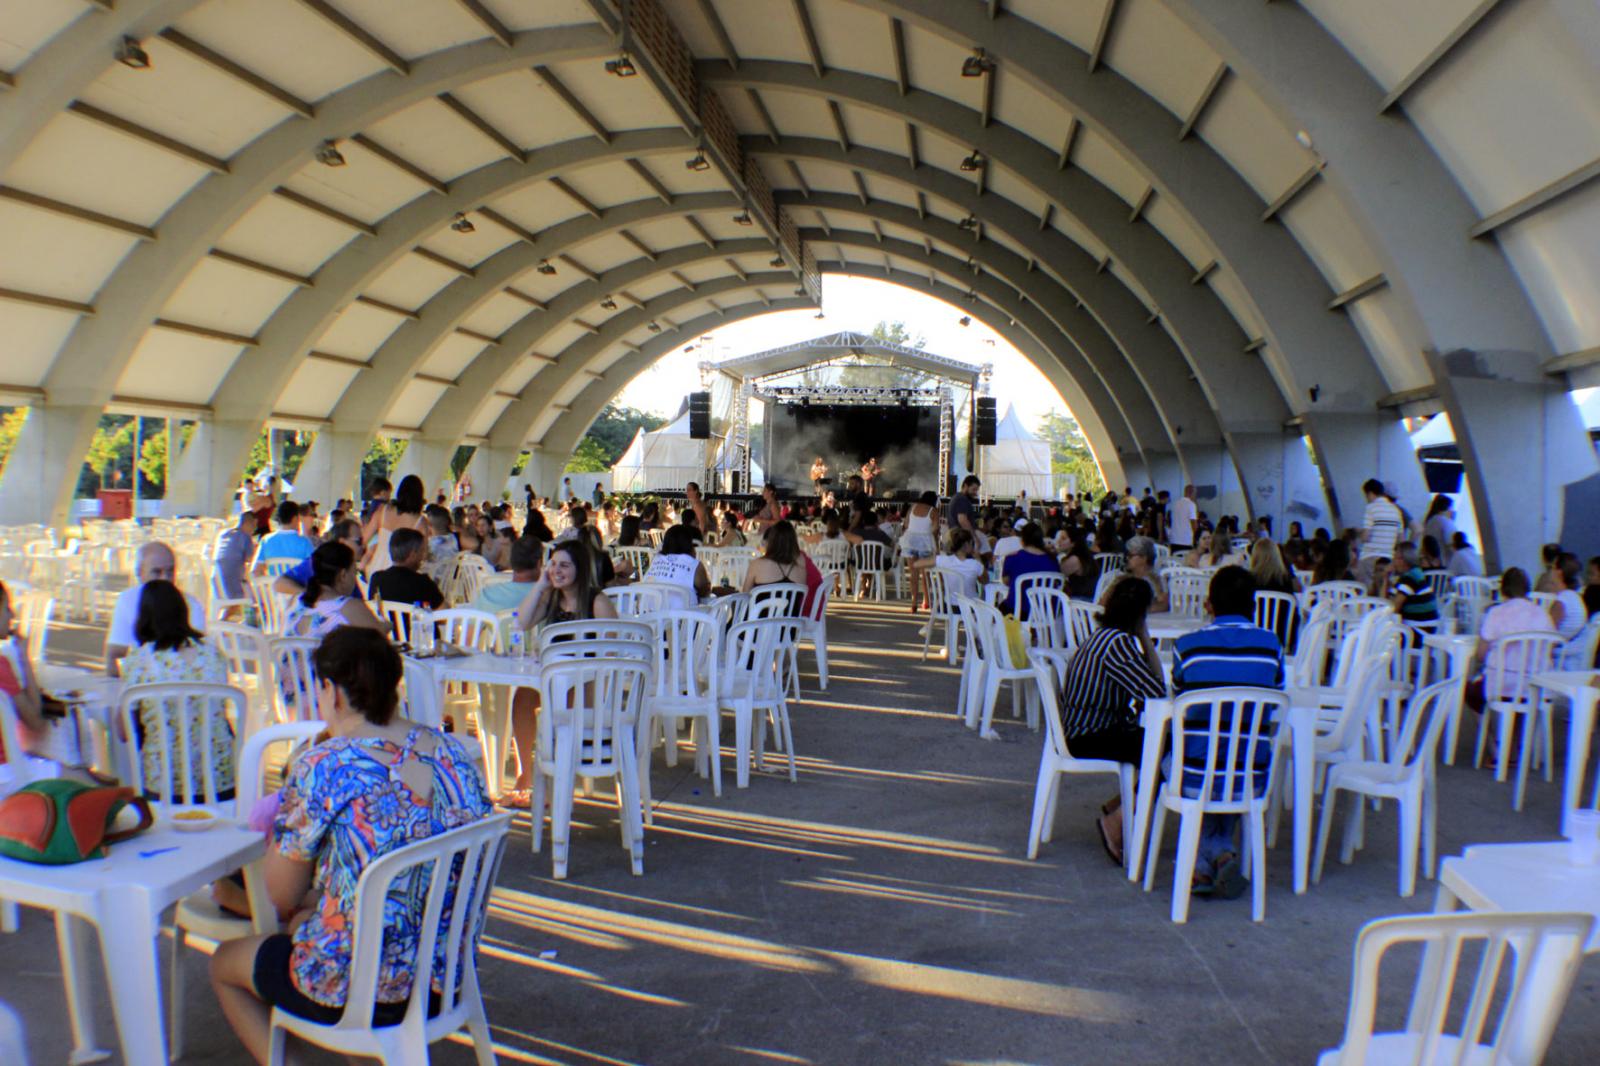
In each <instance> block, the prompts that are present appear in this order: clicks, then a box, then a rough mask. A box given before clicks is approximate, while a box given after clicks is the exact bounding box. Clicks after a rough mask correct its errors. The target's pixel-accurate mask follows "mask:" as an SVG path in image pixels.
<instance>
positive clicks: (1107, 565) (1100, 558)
mask: <svg viewBox="0 0 1600 1066" xmlns="http://www.w3.org/2000/svg"><path fill="white" fill-rule="evenodd" d="M1094 564H1095V566H1097V567H1099V568H1100V569H1099V574H1100V576H1101V577H1105V576H1106V575H1107V574H1120V573H1122V572H1123V571H1124V570H1126V569H1127V568H1128V557H1127V556H1126V555H1124V554H1123V553H1122V552H1095V553H1094ZM1099 599H1100V597H1098V596H1096V597H1095V600H1096V601H1097V602H1098V601H1099Z"/></svg>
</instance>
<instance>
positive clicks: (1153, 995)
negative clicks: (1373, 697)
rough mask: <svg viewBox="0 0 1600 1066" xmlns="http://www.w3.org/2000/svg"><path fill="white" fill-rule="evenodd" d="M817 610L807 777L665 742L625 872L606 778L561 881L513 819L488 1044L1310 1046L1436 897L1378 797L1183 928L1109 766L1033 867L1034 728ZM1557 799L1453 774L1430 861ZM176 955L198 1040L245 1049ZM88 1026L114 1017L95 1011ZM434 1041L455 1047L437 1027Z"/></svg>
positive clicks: (1571, 1033) (1337, 1025)
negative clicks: (1294, 881)
mask: <svg viewBox="0 0 1600 1066" xmlns="http://www.w3.org/2000/svg"><path fill="white" fill-rule="evenodd" d="M830 622H831V626H830V628H831V630H832V633H833V662H832V675H833V676H832V684H831V685H830V688H829V690H828V692H827V693H826V694H824V695H823V696H821V697H820V698H819V697H817V694H816V691H815V686H814V683H811V684H808V685H807V688H806V693H807V698H806V700H805V701H803V702H802V703H800V704H799V705H797V706H795V707H794V709H793V714H794V733H795V740H796V744H797V746H798V748H799V750H800V752H801V758H800V760H799V768H800V780H799V782H798V783H791V782H790V781H789V780H788V779H787V777H786V776H785V775H784V771H785V770H786V768H784V767H783V766H782V763H781V762H776V763H773V764H769V772H767V773H765V774H757V775H755V776H754V777H753V778H752V781H751V784H750V787H749V788H748V789H746V790H742V791H741V790H737V789H734V788H732V772H731V766H732V758H731V754H730V755H729V756H728V757H727V758H726V759H725V763H724V769H725V773H726V780H727V783H728V788H727V789H726V792H725V794H724V796H723V797H722V798H721V799H716V798H714V797H713V796H712V794H711V790H710V786H709V783H708V782H703V781H701V780H700V779H699V778H697V777H695V776H694V775H693V774H692V772H691V770H690V767H689V766H688V761H689V760H687V759H685V760H684V761H682V762H680V764H679V766H678V767H677V768H675V769H669V768H666V767H665V766H663V765H662V764H661V763H660V757H659V755H658V756H657V760H658V761H657V769H656V772H655V791H656V803H657V808H656V824H655V827H654V828H653V829H651V830H650V831H649V832H648V833H647V841H648V843H647V850H646V873H645V876H644V877H642V878H635V877H633V876H631V875H630V874H629V872H628V864H627V862H626V859H625V855H624V852H623V851H622V849H621V847H620V846H619V840H620V838H619V836H618V833H617V824H616V817H615V808H614V806H612V805H610V804H608V803H606V802H603V801H601V800H600V799H598V798H597V799H596V800H595V801H592V802H580V805H579V808H578V817H579V818H580V819H581V821H582V823H583V826H582V828H580V829H577V830H575V833H574V841H573V846H572V861H571V869H570V877H569V880H567V881H565V882H555V881H552V880H551V879H550V877H549V873H550V860H549V855H548V852H546V853H545V854H543V855H539V856H534V855H530V854H529V850H528V836H527V823H526V821H525V820H524V821H522V822H521V823H520V824H519V825H518V826H517V827H516V828H515V830H514V831H513V836H512V839H511V842H510V847H509V852H508V855H507V858H506V862H505V866H504V869H503V871H502V874H501V878H500V886H499V889H498V892H497V897H496V904H495V907H494V910H493V913H492V918H491V921H490V924H489V928H488V932H487V936H486V938H485V942H484V951H483V958H482V960H481V962H480V969H481V972H482V975H483V981H484V986H485V990H486V1001H487V1006H488V1013H489V1019H490V1022H491V1025H492V1026H493V1029H494V1034H495V1039H496V1041H497V1043H498V1046H499V1053H500V1058H501V1061H502V1062H508V1063H515V1062H532V1063H574V1064H607V1066H614V1064H631V1063H658V1064H673V1063H685V1064H687V1063H695V1064H705V1063H746V1064H759V1063H817V1064H823V1063H826V1064H836V1063H837V1064H849V1063H862V1064H881V1063H944V1064H962V1063H965V1064H980V1063H981V1064H987V1066H1001V1064H1007V1066H1009V1064H1020V1063H1091V1062H1108V1061H1109V1062H1118V1063H1179V1062H1190V1061H1195V1060H1196V1059H1200V1060H1205V1059H1211V1058H1217V1057H1220V1058H1221V1059H1223V1060H1224V1061H1228V1062H1239V1063H1307V1062H1312V1061H1314V1060H1315V1057H1316V1055H1317V1053H1318V1051H1319V1050H1320V1049H1323V1048H1326V1047H1330V1046H1332V1045H1334V1044H1335V1043H1337V1041H1338V1039H1339V1035H1340V1033H1341V1031H1342V1028H1343V1024H1344V1015H1345V1010H1346V1006H1347V1003H1348V995H1349V980H1350V978H1349V972H1350V963H1351V949H1352V945H1353V941H1354V935H1355V932H1356V930H1357V929H1359V928H1360V926H1361V925H1362V923H1364V922H1366V921H1368V920H1369V919H1372V918H1375V917H1378V916H1381V915H1391V914H1399V913H1405V912H1410V911H1421V910H1426V909H1428V908H1429V907H1430V906H1431V904H1432V899H1433V885H1432V883H1430V882H1423V883H1422V884H1421V885H1420V886H1419V889H1418V893H1417V895H1416V896H1415V897H1414V898H1412V899H1410V900H1403V899H1401V898H1399V897H1398V895H1397V894H1396V883H1397V871H1396V858H1395V832H1394V814H1393V811H1392V809H1390V810H1387V811H1385V812H1383V813H1381V814H1378V815H1375V816H1369V819H1368V833H1367V836H1368V845H1367V848H1366V850H1365V851H1363V852H1362V853H1360V854H1359V855H1358V856H1357V858H1356V861H1355V863H1354V864H1353V865H1351V866H1348V867H1345V866H1340V865H1338V864H1337V862H1330V866H1329V870H1328V872H1327V874H1326V876H1325V878H1324V880H1323V882H1322V884H1320V885H1316V886H1313V887H1312V890H1311V891H1310V892H1309V893H1308V894H1307V895H1305V896H1302V897H1296V896H1294V895H1293V894H1292V892H1291V889H1290V863H1289V852H1288V849H1287V847H1286V846H1280V848H1279V849H1277V850H1276V851H1274V852H1273V853H1272V854H1271V856H1270V858H1269V876H1270V885H1269V892H1268V900H1267V920H1266V921H1265V922H1264V923H1262V924H1259V925H1257V924H1253V923H1251V921H1250V914H1249V903H1248V898H1245V899H1240V900H1237V901H1230V902H1222V901H1214V902H1213V901H1203V900H1196V901H1195V902H1194V904H1193V907H1192V910H1191V914H1190V920H1189V922H1188V924H1187V925H1173V924H1172V923H1171V922H1169V921H1168V920H1167V910H1168V906H1169V900H1170V888H1171V866H1170V849H1171V844H1170V843H1169V845H1168V855H1167V856H1166V857H1165V858H1166V861H1165V862H1164V864H1163V868H1162V875H1163V876H1162V877H1160V878H1158V882H1157V885H1158V887H1157V889H1156V891H1154V892H1152V893H1150V894H1148V895H1147V894H1145V893H1144V892H1142V891H1140V890H1139V889H1138V888H1137V887H1135V886H1132V885H1130V884H1128V882H1126V881H1125V880H1124V879H1123V877H1122V874H1121V872H1120V870H1118V869H1117V868H1115V867H1113V866H1112V865H1111V864H1110V863H1109V862H1108V861H1107V859H1106V857H1105V855H1104V853H1103V852H1102V851H1101V849H1100V845H1099V843H1098V840H1097V838H1096V836H1095V834H1094V831H1093V829H1092V827H1091V825H1090V821H1091V817H1092V812H1094V810H1095V808H1096V806H1097V805H1098V803H1099V802H1100V801H1101V800H1103V799H1105V798H1106V796H1107V795H1108V794H1109V791H1110V790H1109V789H1108V787H1107V784H1106V783H1105V782H1106V781H1107V780H1109V779H1091V780H1089V781H1080V782H1071V781H1069V782H1068V784H1066V786H1065V787H1064V789H1063V793H1062V799H1061V816H1060V819H1059V823H1058V826H1057V831H1056V840H1055V841H1054V842H1053V843H1051V844H1047V845H1045V847H1044V849H1043V850H1042V851H1041V853H1040V858H1039V860H1038V861H1037V862H1028V861H1027V860H1026V859H1025V858H1024V855H1025V842H1026V836H1027V828H1028V816H1029V810H1030V803H1031V796H1032V788H1033V781H1034V774H1035V771H1036V769H1037V765H1038V753H1039V746H1040V736H1039V735H1038V734H1034V733H1030V732H1028V731H1027V729H1026V728H1025V727H1023V726H1020V725H1014V724H1010V723H1009V720H1007V719H1004V718H1002V719H1000V720H999V728H1000V732H1001V740H1000V741H998V742H984V741H981V740H979V739H977V738H976V737H975V736H974V735H973V734H972V733H970V732H968V731H967V730H965V729H964V728H962V727H961V725H960V724H959V723H958V722H957V721H956V719H955V718H954V717H953V716H952V715H951V713H950V708H951V707H952V706H953V705H954V702H955V692H956V683H957V672H956V671H955V670H953V669H950V668H947V667H945V666H942V665H937V664H933V663H930V664H928V665H923V664H921V663H920V662H919V656H920V651H921V639H920V637H919V636H918V635H917V633H916V625H915V624H914V623H913V622H912V621H910V616H909V614H908V612H907V611H906V609H905V607H904V605H899V606H894V607H888V606H874V605H864V606H855V605H851V604H841V605H837V606H836V607H835V608H834V609H833V610H832V612H831V615H830ZM88 637H89V634H86V633H85V634H81V635H78V636H77V637H76V638H75V637H74V636H73V635H70V634H69V635H68V636H67V638H66V639H65V640H64V641H63V644H64V646H71V645H74V644H77V643H79V642H80V641H85V640H87V639H88ZM803 666H804V668H805V670H806V671H807V672H808V679H809V671H810V668H811V661H810V658H809V656H808V657H806V660H805V662H804V664H803ZM725 741H726V737H725ZM1558 758H1559V752H1558ZM1557 800H1558V790H1557V787H1556V786H1554V785H1548V784H1545V783H1544V782H1543V781H1536V782H1534V783H1530V786H1529V799H1528V804H1527V810H1526V811H1525V812H1524V813H1522V814H1514V813H1513V812H1512V811H1511V809H1510V808H1511V804H1510V792H1509V786H1504V785H1497V784H1495V783H1494V781H1493V780H1492V777H1491V776H1490V775H1489V774H1487V773H1485V772H1479V771H1473V770H1471V769H1466V768H1464V767H1462V766H1459V765H1458V766H1457V767H1455V768H1444V769H1443V770H1442V776H1441V800H1440V819H1439V839H1440V849H1441V854H1443V855H1451V854H1456V853H1458V852H1459V851H1460V849H1461V848H1462V847H1463V846H1464V845H1466V844H1469V843H1476V842H1488V841H1504V840H1523V839H1549V838H1551V837H1553V835H1554V829H1555V826H1556V807H1557ZM1175 836H1176V833H1175V832H1169V834H1168V840H1169V841H1171V840H1172V839H1173V838H1174V837H1175ZM1285 843H1286V841H1285ZM4 943H5V947H6V949H7V957H8V958H9V959H10V960H13V961H12V962H11V963H10V964H9V965H7V966H5V967H4V968H3V970H0V999H3V1000H5V1001H7V1002H9V1003H10V1004H11V1005H12V1006H13V1007H15V1008H16V1009H17V1010H18V1011H19V1013H20V1014H21V1015H22V1016H23V1018H24V1019H25V1021H26V1025H27V1029H28V1038H29V1042H30V1047H31V1049H32V1054H33V1056H34V1062H35V1064H40V1063H44V1064H54V1063H59V1062H63V1061H65V1059H66V1053H67V1050H68V1048H67V1040H66V1037H65V1029H66V1026H65V1011H64V1008H63V1001H62V995H61V985H60V980H59V970H58V968H57V965H56V955H55V948H54V939H53V936H52V933H51V926H50V923H49V920H48V919H47V918H46V917H45V916H44V915H42V914H40V913H38V912H31V911H25V912H24V916H23V928H22V930H21V931H20V932H19V933H17V934H15V935H13V936H10V937H8V938H6V939H5V941H4ZM18 960H25V961H18ZM189 962H190V965H191V966H192V967H193V969H192V970H191V973H192V974H193V979H192V982H191V986H190V987H191V988H192V989H193V995H192V1002H191V1004H190V1006H189V1022H188V1043H189V1050H188V1056H187V1057H188V1058H189V1059H190V1060H191V1061H196V1062H214V1063H234V1062H242V1061H244V1057H243V1055H242V1052H241V1051H240V1049H239V1047H238V1045H237V1044H236V1043H235V1042H234V1040H233V1038H232V1036H231V1035H230V1033H229V1031H228V1029H227V1027H226V1025H225V1024H224V1023H223V1022H222V1020H221V1017H220V1015H219V1013H218V1012H217V1010H216V1007H215V1004H214V1002H213V1000H212V997H211V993H210V991H209V989H208V988H206V987H205V986H204V984H203V982H202V979H201V974H202V960H201V959H199V958H198V957H196V956H194V955H192V954H191V956H190V958H189ZM1405 980H1406V981H1407V982H1409V975H1407V976H1406V978H1405ZM1597 1004H1600V962H1597V961H1596V960H1594V959H1591V960H1589V961H1587V962H1586V963H1585V965H1584V967H1583V969H1582V972H1581V973H1580V976H1579V981H1578V985H1577V988H1576V989H1575V991H1574V994H1573V998H1572V1000H1571V1002H1570V1003H1569V1004H1568V1006H1567V1010H1566V1012H1565V1015H1564V1017H1563V1021H1562V1024H1561V1027H1560V1030H1559V1032H1558V1034H1557V1036H1556V1039H1555V1043H1554V1045H1553V1046H1552V1050H1551V1054H1550V1056H1549V1059H1548V1060H1547V1061H1549V1062H1551V1063H1580V1062H1583V1063H1588V1062H1593V1061H1594V1058H1595V1052H1594V1050H1593V1049H1594V1048H1595V1047H1596V1046H1600V1012H1597V1011H1596V1009H1595V1008H1596V1006H1597ZM102 1017H103V1019H104V1024H105V1026H106V1028H107V1030H108V1031H109V1022H110V1015H109V1007H108V1006H106V1005H105V1004H104V1003H102ZM1585 1048H1588V1049H1589V1050H1588V1051H1585V1050H1584V1049H1585ZM314 1061H332V1060H324V1059H321V1058H314ZM435 1061H437V1062H441V1063H466V1062H470V1061H472V1060H471V1056H470V1052H469V1051H468V1049H467V1048H466V1047H463V1046H459V1045H456V1044H448V1043H446V1044H441V1045H437V1046H436V1049H435Z"/></svg>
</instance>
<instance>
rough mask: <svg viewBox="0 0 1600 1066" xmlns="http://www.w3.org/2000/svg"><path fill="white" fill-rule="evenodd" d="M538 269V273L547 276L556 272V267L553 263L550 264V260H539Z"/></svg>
mask: <svg viewBox="0 0 1600 1066" xmlns="http://www.w3.org/2000/svg"><path fill="white" fill-rule="evenodd" d="M538 269H539V273H541V274H544V275H547V276H548V275H552V274H554V273H555V272H556V265H555V264H554V263H552V262H550V260H548V259H541V260H539V267H538Z"/></svg>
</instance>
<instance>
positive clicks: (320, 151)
mask: <svg viewBox="0 0 1600 1066" xmlns="http://www.w3.org/2000/svg"><path fill="white" fill-rule="evenodd" d="M317 162H319V163H321V164H322V165H323V166H325V167H342V166H344V164H345V158H344V153H343V152H341V151H339V142H338V141H335V140H326V141H323V142H322V143H321V144H319V145H317Z"/></svg>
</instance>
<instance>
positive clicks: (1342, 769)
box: [1311, 678, 1462, 896]
mask: <svg viewBox="0 0 1600 1066" xmlns="http://www.w3.org/2000/svg"><path fill="white" fill-rule="evenodd" d="M1461 688H1462V679H1459V678H1456V679H1451V680H1447V681H1440V682H1438V683H1437V684H1434V685H1429V686H1428V687H1427V688H1425V689H1423V690H1422V691H1421V692H1418V693H1417V694H1416V695H1414V696H1412V697H1411V700H1410V702H1409V703H1408V704H1407V706H1406V714H1405V722H1404V724H1403V726H1402V727H1401V730H1400V739H1399V741H1398V742H1397V743H1396V744H1395V746H1394V748H1393V749H1392V750H1391V752H1390V754H1389V758H1388V759H1387V760H1375V759H1359V760H1350V761H1346V762H1340V763H1336V764H1334V765H1332V766H1330V767H1329V768H1328V779H1327V785H1326V786H1325V788H1324V791H1323V794H1322V824H1321V826H1320V828H1319V829H1318V831H1317V862H1316V866H1315V867H1314V868H1313V870H1312V873H1311V878H1312V880H1313V881H1321V880H1322V864H1323V860H1324V858H1325V857H1326V855H1327V851H1328V831H1329V829H1330V828H1331V827H1332V825H1333V808H1334V805H1335V802H1336V801H1335V796H1336V794H1337V793H1338V792H1339V790H1341V789H1343V790H1344V791H1347V792H1354V793H1356V794H1357V796H1358V797H1359V796H1370V797H1374V798H1379V799H1395V800H1399V801H1400V894H1401V895H1402V896H1410V895H1411V894H1412V893H1413V892H1415V891H1416V886H1417V852H1418V850H1419V845H1420V850H1421V852H1422V873H1423V876H1424V877H1430V878H1431V877H1432V876H1433V870H1434V860H1435V858H1436V851H1437V848H1436V846H1435V837H1436V833H1435V830H1436V811H1437V806H1438V804H1437V792H1438V788H1437V784H1436V781H1435V777H1436V773H1435V771H1436V762H1435V759H1436V757H1437V755H1438V750H1439V737H1440V735H1441V734H1442V733H1443V732H1444V726H1445V723H1446V722H1448V721H1449V720H1450V711H1451V701H1459V700H1460V699H1461ZM1365 806H1366V805H1365V804H1363V803H1362V802H1361V801H1360V799H1356V800H1355V801H1354V802H1352V803H1351V804H1350V809H1349V810H1348V811H1347V812H1346V821H1345V832H1344V844H1343V847H1342V848H1341V849H1340V853H1339V861H1340V862H1341V863H1346V864H1348V863H1349V862H1350V860H1351V859H1352V858H1354V857H1355V852H1356V848H1358V847H1359V846H1360V844H1361V841H1362V819H1363V818H1364V817H1365V813H1364V812H1365Z"/></svg>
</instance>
